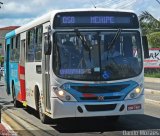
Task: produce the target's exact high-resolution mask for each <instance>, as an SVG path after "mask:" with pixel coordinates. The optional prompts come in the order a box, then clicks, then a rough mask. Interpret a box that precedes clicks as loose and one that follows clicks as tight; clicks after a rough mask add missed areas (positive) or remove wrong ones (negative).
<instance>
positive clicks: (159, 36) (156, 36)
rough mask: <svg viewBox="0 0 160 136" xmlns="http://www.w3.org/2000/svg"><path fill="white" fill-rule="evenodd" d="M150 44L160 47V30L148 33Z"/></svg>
mask: <svg viewBox="0 0 160 136" xmlns="http://www.w3.org/2000/svg"><path fill="white" fill-rule="evenodd" d="M147 37H148V42H149V45H150V46H151V47H152V48H160V32H154V33H151V34H148V35H147Z"/></svg>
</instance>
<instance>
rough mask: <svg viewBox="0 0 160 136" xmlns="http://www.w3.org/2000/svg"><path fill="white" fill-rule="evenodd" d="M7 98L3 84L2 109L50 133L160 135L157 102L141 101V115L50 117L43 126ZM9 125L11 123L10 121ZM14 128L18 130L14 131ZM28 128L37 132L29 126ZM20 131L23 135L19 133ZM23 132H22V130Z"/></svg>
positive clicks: (159, 115) (159, 107)
mask: <svg viewBox="0 0 160 136" xmlns="http://www.w3.org/2000/svg"><path fill="white" fill-rule="evenodd" d="M11 100H12V99H11V97H9V96H7V95H6V94H5V93H4V87H2V86H1V87H0V103H1V104H2V103H3V104H5V103H7V104H6V106H7V107H8V108H7V109H5V112H11V113H12V114H14V115H16V116H18V117H20V118H22V119H24V120H26V121H27V122H29V123H31V124H32V126H35V127H36V126H37V127H38V128H41V129H45V130H47V131H48V132H49V133H50V134H53V135H58V136H59V135H62V136H65V135H68V136H71V135H72V136H90V135H94V136H105V135H110V136H117V135H136V134H139V135H140V134H141V135H149V133H152V134H153V133H154V134H155V135H160V110H159V109H160V104H154V103H145V114H144V115H129V116H122V117H121V118H120V120H119V121H118V122H111V121H110V120H108V119H107V118H80V119H75V118H74V119H63V120H54V121H51V122H50V124H48V125H45V124H42V123H41V122H40V120H39V119H38V117H37V113H36V112H33V111H32V110H30V109H25V108H24V109H23V108H14V107H13V104H12V103H9V102H10V101H11ZM10 123H11V124H12V122H10ZM16 131H18V130H16ZM30 131H34V132H36V131H39V130H38V129H34V128H30ZM21 134H23V133H22V132H21ZM24 135H25V131H24Z"/></svg>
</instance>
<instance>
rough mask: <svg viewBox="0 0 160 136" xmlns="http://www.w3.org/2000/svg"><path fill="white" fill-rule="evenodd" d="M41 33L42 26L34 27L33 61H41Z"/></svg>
mask: <svg viewBox="0 0 160 136" xmlns="http://www.w3.org/2000/svg"><path fill="white" fill-rule="evenodd" d="M42 34H43V27H42V26H39V27H37V28H36V44H35V61H41V59H42Z"/></svg>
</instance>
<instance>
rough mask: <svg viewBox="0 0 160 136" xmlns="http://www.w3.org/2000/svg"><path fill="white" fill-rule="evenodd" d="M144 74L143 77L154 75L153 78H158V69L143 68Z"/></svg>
mask: <svg viewBox="0 0 160 136" xmlns="http://www.w3.org/2000/svg"><path fill="white" fill-rule="evenodd" d="M144 76H145V77H154V78H160V69H154V70H152V69H145V70H144Z"/></svg>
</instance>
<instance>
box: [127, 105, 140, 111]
mask: <svg viewBox="0 0 160 136" xmlns="http://www.w3.org/2000/svg"><path fill="white" fill-rule="evenodd" d="M139 109H141V104H135V105H128V106H127V110H128V111H130V110H139Z"/></svg>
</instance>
